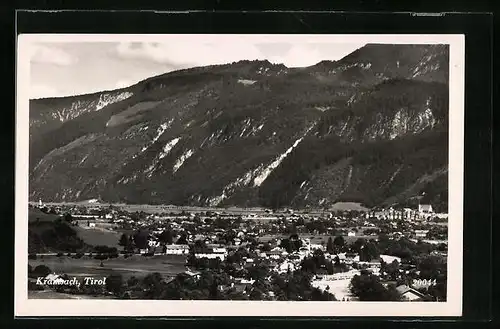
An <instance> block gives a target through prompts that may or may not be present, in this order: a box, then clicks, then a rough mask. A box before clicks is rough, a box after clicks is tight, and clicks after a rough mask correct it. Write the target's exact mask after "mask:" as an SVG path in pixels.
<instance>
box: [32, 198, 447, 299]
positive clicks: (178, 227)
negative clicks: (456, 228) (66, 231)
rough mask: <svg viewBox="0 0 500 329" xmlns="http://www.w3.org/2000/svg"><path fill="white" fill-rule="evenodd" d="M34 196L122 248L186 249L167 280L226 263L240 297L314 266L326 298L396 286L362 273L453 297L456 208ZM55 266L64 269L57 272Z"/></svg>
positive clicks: (400, 288) (147, 251)
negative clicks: (135, 203)
mask: <svg viewBox="0 0 500 329" xmlns="http://www.w3.org/2000/svg"><path fill="white" fill-rule="evenodd" d="M30 206H31V207H34V208H40V209H45V210H46V211H52V212H54V213H56V214H60V215H64V214H65V215H66V216H67V219H68V221H69V222H70V223H71V225H73V226H77V227H80V228H82V229H85V230H101V231H108V232H115V233H116V234H117V235H119V237H120V238H119V248H118V249H117V253H118V254H119V255H118V257H129V256H131V255H141V257H144V258H151V259H152V258H153V257H155V256H158V255H172V256H183V257H184V258H185V266H184V270H183V271H180V272H179V273H178V275H175V276H174V275H173V276H171V277H169V278H165V280H166V281H165V282H166V283H172V282H174V283H176V284H178V281H179V277H180V276H185V277H187V278H189V279H190V280H191V281H193V282H196V281H197V280H201V277H203V276H204V275H205V274H204V272H205V271H216V272H217V273H219V274H220V273H223V274H224V275H226V276H227V277H228V278H227V279H225V280H222V281H220V282H218V290H219V291H225V290H227V291H229V290H230V291H232V292H235V293H234V294H236V293H237V294H238V296H239V297H238V299H239V298H241V299H245V296H246V298H249V299H268V300H281V299H285V300H286V299H290V298H291V297H290V296H289V293H287V294H285V295H287V296H288V297H286V296H281V297H280V296H278V295H279V294H280V291H281V290H279V289H278V290H276V289H277V288H272V287H269V285H270V283H272V282H274V283H275V285H278V284H277V283H276V282H277V281H276V280H277V278H278V277H280V276H281V277H286V276H287V275H288V276H290V275H294V273H302V274H304V275H305V274H307V277H308V280H309V283H308V284H309V285H308V286H307V287H309V288H307V289H313V290H314V291H316V292H318V291H319V292H321V294H325V295H321V296H319V297H318V299H319V300H330V299H329V298H332V297H325V296H327V295H328V296H330V295H333V296H334V297H333V298H334V300H337V301H353V300H378V298H386V297H380V296H391V295H390V293H389V294H386V295H384V294H381V295H380V296H378V297H377V296H369V295H366V293H365V292H364V291H363V289H365V290H366V291H371V290H370V289H369V288H368V287H366V286H364V284H365V283H364V282H362V281H359V280H360V278H362V279H366V280H368V279H369V280H372V281H373V282H372V281H370V282H372V283H373V284H375V285H377V286H380V287H383V288H380V289H385V290H387V291H392V292H394V294H395V295H398V297H397V300H406V301H423V300H433V301H436V300H437V301H439V300H443V299H444V300H445V298H446V297H445V296H446V291H444V292H443V291H442V290H443V286H444V290H445V287H446V257H447V240H448V236H447V231H448V229H447V223H448V216H447V214H440V213H435V212H434V211H433V209H432V205H423V204H422V205H419V206H418V208H416V209H409V208H402V209H393V208H388V209H369V210H365V211H362V210H331V211H329V210H321V211H311V210H293V209H281V210H279V211H273V210H269V209H245V211H241V210H238V211H232V210H231V209H208V210H206V209H201V208H200V209H189V208H185V207H184V208H182V210H181V209H178V208H175V207H163V208H161V209H158V211H156V212H153V211H151V212H145V211H134V212H131V211H128V210H125V209H124V208H123V207H117V206H113V205H85V206H82V205H57V206H47V205H45V204H43V203H42V202H41V201H40V202H39V203H38V204H32V205H30ZM48 209H50V210H48ZM430 259H432V260H433V261H432V262H431V261H430ZM436 259H438V260H440V261H439V262H438V263H436V262H435V260H436ZM101 264H102V262H101ZM436 264H437V265H436ZM443 264H444V265H443ZM443 269H444V270H443ZM443 272H444V273H443ZM57 274H62V273H56V271H55V272H54V273H50V274H49V275H51V276H52V277H51V278H52V279H53V278H54V275H57ZM302 274H301V275H302ZM287 280H288V279H287ZM369 280H368V281H369ZM285 281H286V280H285ZM358 281H359V282H360V283H359V287H360V289H357V287H356V285H357V284H356V282H358ZM368 281H367V282H368ZM263 282H264V283H265V282H267V286H266V284H263ZM372 283H370V284H372ZM437 286H439V287H440V288H439V289H438V288H436V287H437ZM304 289H306V288H304ZM125 290H126V289H125ZM299 290H300V289H299ZM256 291H257V292H256ZM122 293H123V292H121V294H122ZM128 293H129V294H130V293H131V292H130V291H129V292H128ZM234 294H233V295H234ZM318 294H319V293H318ZM299 295H300V294H299ZM129 297H130V296H129ZM131 298H133V296H132V297H131ZM298 298H302V297H301V296H299V297H298ZM387 298H393V297H387ZM313 300H314V299H313ZM388 300H391V299H388Z"/></svg>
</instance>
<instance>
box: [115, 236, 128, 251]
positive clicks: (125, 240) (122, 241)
mask: <svg viewBox="0 0 500 329" xmlns="http://www.w3.org/2000/svg"><path fill="white" fill-rule="evenodd" d="M129 241H130V240H129V238H128V236H127V235H126V234H125V233H123V234H122V236H121V237H120V241H119V242H118V245H120V246H122V247H123V248H125V249H127V246H128V245H129V243H130V242H129Z"/></svg>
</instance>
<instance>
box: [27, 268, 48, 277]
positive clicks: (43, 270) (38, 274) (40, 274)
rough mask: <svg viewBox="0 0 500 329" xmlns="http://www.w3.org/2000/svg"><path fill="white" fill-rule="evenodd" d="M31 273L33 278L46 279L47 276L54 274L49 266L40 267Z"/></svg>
mask: <svg viewBox="0 0 500 329" xmlns="http://www.w3.org/2000/svg"><path fill="white" fill-rule="evenodd" d="M31 273H32V275H33V277H46V276H47V275H49V274H50V273H52V270H51V269H50V268H49V267H48V266H45V265H38V266H37V267H35V268H34V269H33V271H32V272H31Z"/></svg>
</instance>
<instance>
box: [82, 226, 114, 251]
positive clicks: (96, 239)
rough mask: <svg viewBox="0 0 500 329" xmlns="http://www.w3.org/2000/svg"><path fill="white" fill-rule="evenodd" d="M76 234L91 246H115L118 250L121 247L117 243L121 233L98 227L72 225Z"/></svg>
mask: <svg viewBox="0 0 500 329" xmlns="http://www.w3.org/2000/svg"><path fill="white" fill-rule="evenodd" d="M74 229H75V231H76V232H77V234H78V236H79V237H80V238H81V239H82V240H83V241H84V242H85V243H86V244H89V245H92V246H108V247H116V248H117V249H118V250H120V249H121V247H120V246H119V245H118V242H119V241H120V236H121V233H119V232H114V231H108V230H103V229H99V228H83V227H79V226H76V227H74Z"/></svg>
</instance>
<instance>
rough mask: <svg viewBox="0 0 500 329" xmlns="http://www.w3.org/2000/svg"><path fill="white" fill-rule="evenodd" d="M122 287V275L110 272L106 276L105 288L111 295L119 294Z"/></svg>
mask: <svg viewBox="0 0 500 329" xmlns="http://www.w3.org/2000/svg"><path fill="white" fill-rule="evenodd" d="M123 288H124V287H123V277H122V276H121V275H120V274H112V275H110V276H108V277H107V278H106V290H107V291H110V292H112V293H113V295H115V296H120V295H121V294H122V292H123Z"/></svg>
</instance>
